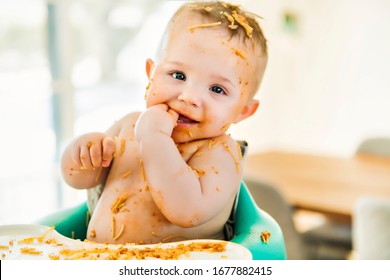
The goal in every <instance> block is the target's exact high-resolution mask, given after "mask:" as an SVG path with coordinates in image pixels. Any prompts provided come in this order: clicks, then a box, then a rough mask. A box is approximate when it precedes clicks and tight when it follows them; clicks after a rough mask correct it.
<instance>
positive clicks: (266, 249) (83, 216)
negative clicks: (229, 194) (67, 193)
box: [36, 182, 286, 260]
mask: <svg viewBox="0 0 390 280" xmlns="http://www.w3.org/2000/svg"><path fill="white" fill-rule="evenodd" d="M89 217H90V216H89V211H88V206H87V202H84V203H82V204H81V205H78V206H76V207H73V208H71V209H67V210H64V211H61V212H58V213H54V214H51V215H49V216H46V217H44V218H42V219H40V220H38V221H36V223H37V224H41V225H46V226H54V227H55V230H56V231H57V232H59V233H60V234H62V235H64V236H67V237H69V238H73V239H80V240H84V239H85V238H86V233H87V227H88V221H89ZM229 228H230V229H231V230H230V232H231V234H230V235H231V236H232V238H227V239H228V240H229V241H231V242H234V243H237V244H240V245H242V246H244V247H246V248H247V249H249V251H250V252H251V253H252V257H253V259H254V260H284V259H286V248H285V243H284V238H283V234H282V231H281V229H280V226H279V225H278V223H277V222H276V221H275V220H274V219H273V218H272V217H271V216H270V215H269V214H268V213H266V212H265V211H263V210H261V209H260V208H259V207H258V206H257V205H256V203H255V202H254V200H253V198H252V195H251V194H250V192H249V190H248V188H247V186H246V185H245V183H244V182H241V185H240V190H239V193H238V195H237V199H236V203H235V206H234V208H233V210H232V213H231V217H230V219H229V221H228V222H227V225H226V229H229ZM228 231H229V230H228ZM267 231H268V232H269V233H270V234H271V235H270V237H269V240H268V242H265V240H263V239H262V234H264V233H265V232H267Z"/></svg>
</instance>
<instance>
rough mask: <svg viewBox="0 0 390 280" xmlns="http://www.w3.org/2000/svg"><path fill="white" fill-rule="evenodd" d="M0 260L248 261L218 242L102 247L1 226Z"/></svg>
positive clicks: (48, 231) (45, 231)
mask: <svg viewBox="0 0 390 280" xmlns="http://www.w3.org/2000/svg"><path fill="white" fill-rule="evenodd" d="M0 259H1V260H30V259H31V260H50V259H52V260H73V259H77V260H79V259H82V260H110V259H120V260H124V259H134V260H137V259H158V260H160V259H168V260H172V259H179V260H195V259H196V260H218V259H220V260H251V259H252V254H251V253H250V251H249V250H248V249H247V248H245V247H244V246H242V245H239V244H236V243H233V242H227V241H221V240H209V239H200V240H187V241H181V242H171V243H164V244H151V245H133V244H101V243H94V242H89V241H80V240H74V239H70V238H67V237H65V236H63V235H61V234H59V233H58V232H57V231H55V230H54V229H53V228H50V227H47V226H42V225H27V224H26V225H24V224H20V225H5V226H0Z"/></svg>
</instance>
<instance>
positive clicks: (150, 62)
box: [146, 58, 154, 80]
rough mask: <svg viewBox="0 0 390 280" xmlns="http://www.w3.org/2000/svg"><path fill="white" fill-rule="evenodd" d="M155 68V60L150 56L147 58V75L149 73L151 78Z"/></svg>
mask: <svg viewBox="0 0 390 280" xmlns="http://www.w3.org/2000/svg"><path fill="white" fill-rule="evenodd" d="M153 68H154V62H153V60H152V59H150V58H148V59H147V60H146V75H148V79H149V80H150V78H151V77H152V72H153Z"/></svg>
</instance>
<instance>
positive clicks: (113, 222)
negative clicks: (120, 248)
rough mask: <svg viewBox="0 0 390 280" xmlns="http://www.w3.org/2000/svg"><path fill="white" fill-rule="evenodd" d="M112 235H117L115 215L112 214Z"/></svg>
mask: <svg viewBox="0 0 390 280" xmlns="http://www.w3.org/2000/svg"><path fill="white" fill-rule="evenodd" d="M111 236H112V238H114V237H115V217H114V216H112V218H111Z"/></svg>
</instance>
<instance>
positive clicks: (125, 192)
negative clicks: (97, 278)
mask: <svg viewBox="0 0 390 280" xmlns="http://www.w3.org/2000/svg"><path fill="white" fill-rule="evenodd" d="M266 63H267V47H266V39H265V38H264V36H263V33H262V31H261V29H260V27H259V25H258V24H257V22H256V20H255V19H254V18H253V16H252V15H251V14H249V13H247V12H245V11H243V10H242V9H240V7H238V6H236V5H232V4H227V3H223V2H192V3H187V4H184V5H183V6H182V7H181V8H180V9H179V10H178V11H177V12H176V13H175V15H174V16H173V17H172V19H171V20H170V22H169V24H168V26H167V29H166V31H165V33H164V36H163V39H162V41H161V45H160V47H159V51H158V54H157V57H156V58H155V61H152V60H151V59H148V60H147V61H146V74H147V76H148V78H149V85H148V86H147V89H146V94H145V100H146V107H147V110H146V111H145V112H142V113H139V112H136V113H130V114H128V115H126V116H125V117H123V118H122V119H121V120H119V121H117V122H116V123H115V124H114V125H113V126H112V127H110V128H109V129H108V130H107V131H106V132H105V133H99V132H95V133H88V134H85V135H81V136H79V137H78V138H76V139H74V140H73V142H71V143H70V145H69V146H68V147H67V148H66V149H65V151H64V154H63V158H62V172H63V177H64V179H65V181H66V182H67V184H69V185H70V186H72V187H74V188H77V189H90V188H94V187H95V186H97V185H99V184H104V186H105V187H104V191H103V193H102V195H101V197H100V199H99V201H98V203H97V205H96V209H94V212H93V214H92V217H91V220H90V223H89V226H88V236H87V238H88V239H89V240H91V241H95V242H102V243H104V242H108V243H136V244H150V243H159V242H172V241H178V240H185V239H198V238H202V239H223V238H224V235H223V228H224V224H225V223H226V221H227V219H228V217H229V214H230V212H231V210H232V207H233V203H234V199H235V197H236V194H237V190H238V187H239V185H240V181H241V176H242V158H241V153H240V149H239V145H238V144H237V142H236V141H235V140H233V139H232V138H231V137H230V136H229V135H227V134H226V131H227V129H228V128H229V126H230V125H231V124H232V123H238V122H240V121H242V120H244V119H246V118H248V117H250V116H251V115H252V114H253V113H255V111H256V110H257V107H258V104H259V103H258V101H257V100H254V99H253V96H254V94H255V93H256V91H257V89H258V87H259V84H260V82H261V79H262V77H263V74H264V70H265V66H266Z"/></svg>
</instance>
